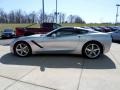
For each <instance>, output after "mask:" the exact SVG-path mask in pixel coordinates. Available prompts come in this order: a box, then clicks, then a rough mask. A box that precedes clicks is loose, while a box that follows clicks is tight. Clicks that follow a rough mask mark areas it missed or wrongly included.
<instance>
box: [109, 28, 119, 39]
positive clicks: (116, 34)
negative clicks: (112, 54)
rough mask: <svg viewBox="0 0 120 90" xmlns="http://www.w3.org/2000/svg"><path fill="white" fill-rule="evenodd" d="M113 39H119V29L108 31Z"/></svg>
mask: <svg viewBox="0 0 120 90" xmlns="http://www.w3.org/2000/svg"><path fill="white" fill-rule="evenodd" d="M110 34H111V36H112V40H113V41H120V30H116V31H114V32H111V33H110Z"/></svg>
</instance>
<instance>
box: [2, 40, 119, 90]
mask: <svg viewBox="0 0 120 90" xmlns="http://www.w3.org/2000/svg"><path fill="white" fill-rule="evenodd" d="M8 41H9V42H10V41H11V40H8ZM8 41H6V42H4V41H0V44H1V45H0V90H120V85H119V84H120V59H119V58H120V44H118V43H113V44H112V47H111V50H110V52H109V53H107V54H105V55H103V56H101V57H100V58H99V59H94V60H91V59H86V58H83V57H82V56H80V55H53V54H52V55H45V54H42V55H33V56H31V57H26V58H21V57H17V56H14V55H12V54H11V53H10V50H9V49H10V48H9V45H8V44H9V42H8Z"/></svg>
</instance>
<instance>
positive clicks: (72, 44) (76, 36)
mask: <svg viewBox="0 0 120 90" xmlns="http://www.w3.org/2000/svg"><path fill="white" fill-rule="evenodd" d="M111 41H112V39H111V36H110V34H107V33H101V32H97V31H94V30H91V29H85V28H79V27H62V28H58V29H55V30H53V31H51V32H49V33H47V34H36V35H31V36H25V37H19V38H17V39H15V40H14V41H13V42H12V43H11V45H10V46H11V52H12V53H14V54H15V55H17V56H20V57H26V56H29V55H31V54H36V53H42V52H43V53H53V54H55V53H58V54H59V53H62V54H65V53H74V54H75V53H77V54H82V55H84V56H86V57H88V58H91V59H93V58H98V57H99V56H100V55H101V54H103V53H106V52H108V51H109V50H110V47H111Z"/></svg>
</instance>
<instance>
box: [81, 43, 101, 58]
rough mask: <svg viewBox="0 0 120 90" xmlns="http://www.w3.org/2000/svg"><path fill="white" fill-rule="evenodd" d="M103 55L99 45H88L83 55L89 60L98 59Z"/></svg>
mask: <svg viewBox="0 0 120 90" xmlns="http://www.w3.org/2000/svg"><path fill="white" fill-rule="evenodd" d="M101 54H102V47H101V45H100V44H99V43H94V42H91V43H88V44H86V45H85V46H84V48H83V55H84V56H86V57H87V58H90V59H94V58H98V57H99V56H100V55H101Z"/></svg>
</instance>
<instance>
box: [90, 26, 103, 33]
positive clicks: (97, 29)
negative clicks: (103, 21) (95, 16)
mask: <svg viewBox="0 0 120 90" xmlns="http://www.w3.org/2000/svg"><path fill="white" fill-rule="evenodd" d="M91 28H92V29H94V30H95V31H99V32H105V31H104V30H103V29H101V28H100V27H97V26H93V27H91Z"/></svg>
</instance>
